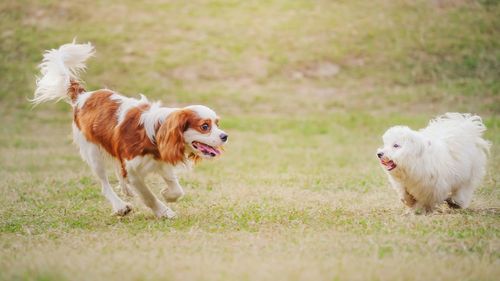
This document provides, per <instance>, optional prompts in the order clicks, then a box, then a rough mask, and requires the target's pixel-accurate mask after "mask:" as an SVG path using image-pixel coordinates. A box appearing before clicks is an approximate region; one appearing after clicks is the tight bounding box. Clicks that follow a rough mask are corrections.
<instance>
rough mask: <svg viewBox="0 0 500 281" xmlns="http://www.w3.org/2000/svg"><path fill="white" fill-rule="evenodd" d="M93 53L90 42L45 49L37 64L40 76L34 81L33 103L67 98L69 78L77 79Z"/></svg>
mask: <svg viewBox="0 0 500 281" xmlns="http://www.w3.org/2000/svg"><path fill="white" fill-rule="evenodd" d="M93 55H94V47H93V46H92V45H91V44H90V43H87V44H75V42H74V41H73V43H69V44H65V45H62V46H61V47H59V49H52V50H49V51H46V52H45V54H44V55H43V61H42V63H41V64H40V65H39V67H40V72H41V73H42V77H40V78H38V79H37V81H36V90H35V96H34V98H33V99H32V100H31V101H32V102H33V103H34V104H35V105H36V104H39V103H42V102H46V101H51V100H57V101H59V100H61V99H66V98H67V93H68V88H69V86H70V80H75V81H78V75H79V73H80V72H82V71H84V70H85V61H86V60H87V59H88V58H89V57H91V56H93Z"/></svg>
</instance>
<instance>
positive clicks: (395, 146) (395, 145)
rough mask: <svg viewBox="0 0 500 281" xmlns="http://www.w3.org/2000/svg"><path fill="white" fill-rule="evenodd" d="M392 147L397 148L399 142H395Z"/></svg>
mask: <svg viewBox="0 0 500 281" xmlns="http://www.w3.org/2000/svg"><path fill="white" fill-rule="evenodd" d="M392 147H394V148H399V147H400V146H399V144H397V143H395V144H394V145H393V146H392Z"/></svg>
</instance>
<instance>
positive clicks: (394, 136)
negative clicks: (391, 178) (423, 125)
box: [377, 126, 425, 171]
mask: <svg viewBox="0 0 500 281" xmlns="http://www.w3.org/2000/svg"><path fill="white" fill-rule="evenodd" d="M382 139H383V141H384V146H383V147H381V148H379V149H378V150H377V157H378V158H379V159H380V163H381V164H382V166H384V168H385V169H386V170H387V171H394V170H395V169H398V168H404V166H405V164H406V163H411V162H408V161H412V159H416V158H417V157H420V156H421V155H422V153H423V150H424V148H425V146H424V140H423V139H422V137H421V136H420V134H419V133H418V132H415V131H413V130H411V129H410V128H408V127H406V126H395V127H392V128H390V129H389V130H387V131H386V132H385V134H384V136H383V137H382Z"/></svg>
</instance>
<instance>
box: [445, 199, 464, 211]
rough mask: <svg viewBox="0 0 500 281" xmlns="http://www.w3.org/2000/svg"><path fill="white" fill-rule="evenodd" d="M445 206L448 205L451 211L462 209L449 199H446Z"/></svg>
mask: <svg viewBox="0 0 500 281" xmlns="http://www.w3.org/2000/svg"><path fill="white" fill-rule="evenodd" d="M446 204H448V206H449V207H450V208H452V209H462V206H460V205H459V204H457V203H456V202H455V201H454V200H453V199H451V198H448V199H446Z"/></svg>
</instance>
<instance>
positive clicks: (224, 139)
mask: <svg viewBox="0 0 500 281" xmlns="http://www.w3.org/2000/svg"><path fill="white" fill-rule="evenodd" d="M219 137H220V139H221V140H222V141H223V142H226V141H227V138H228V137H229V136H228V135H227V134H224V133H222V134H220V136H219Z"/></svg>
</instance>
